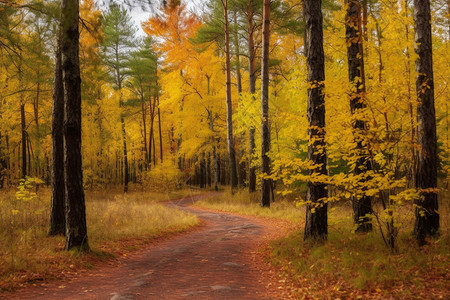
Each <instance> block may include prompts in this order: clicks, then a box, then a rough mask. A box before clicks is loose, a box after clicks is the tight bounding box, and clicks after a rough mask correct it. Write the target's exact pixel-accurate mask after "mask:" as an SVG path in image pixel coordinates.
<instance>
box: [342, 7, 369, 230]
mask: <svg viewBox="0 0 450 300" xmlns="http://www.w3.org/2000/svg"><path fill="white" fill-rule="evenodd" d="M345 5H346V18H345V19H346V20H345V38H346V41H347V59H348V79H349V81H350V84H351V85H352V91H351V94H350V109H351V112H352V114H353V115H358V114H360V113H361V111H362V110H363V109H364V108H365V107H366V103H365V99H364V97H365V93H366V87H365V85H366V82H365V74H364V54H363V33H362V27H361V26H362V20H361V12H362V9H361V3H359V1H354V0H347V1H346V2H345ZM354 118H355V120H353V129H354V133H353V134H354V139H355V142H356V148H357V149H356V150H357V153H356V163H355V167H354V170H353V172H354V174H355V175H356V176H358V175H360V176H362V178H361V179H360V181H361V182H362V184H364V182H365V181H367V179H368V178H367V177H366V176H365V173H366V171H368V170H371V169H372V166H371V162H370V158H369V154H368V151H367V149H365V148H366V147H364V146H363V145H367V143H366V142H365V141H364V136H365V135H366V133H365V131H366V130H367V122H366V121H364V120H362V119H361V117H360V116H355V117H354ZM362 189H364V187H362ZM352 203H353V214H354V215H353V218H354V221H355V224H356V226H357V228H356V231H357V232H358V231H362V232H367V231H370V230H372V223H370V219H369V217H368V215H369V214H371V213H372V197H371V196H367V195H365V194H364V195H361V196H360V197H354V199H352Z"/></svg>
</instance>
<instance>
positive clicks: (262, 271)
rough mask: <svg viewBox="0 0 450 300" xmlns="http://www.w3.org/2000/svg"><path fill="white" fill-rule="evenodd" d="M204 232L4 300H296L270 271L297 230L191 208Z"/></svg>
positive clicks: (183, 204)
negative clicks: (272, 246) (273, 253)
mask: <svg viewBox="0 0 450 300" xmlns="http://www.w3.org/2000/svg"><path fill="white" fill-rule="evenodd" d="M198 198H201V196H193V197H190V198H185V199H181V200H175V201H169V202H167V205H168V206H176V207H179V208H181V209H183V210H185V211H187V212H190V213H193V214H195V215H197V216H198V217H199V219H200V226H197V227H196V228H194V229H193V230H190V231H188V232H186V233H182V234H180V235H176V236H174V237H173V238H170V239H160V240H156V241H155V242H154V243H152V244H150V245H149V246H148V247H146V248H143V249H141V250H138V251H135V252H133V253H131V254H128V255H127V256H123V257H121V258H120V259H115V260H110V261H108V262H107V263H102V264H100V265H98V266H97V267H95V268H93V269H91V270H78V271H74V272H73V273H72V275H71V276H69V277H67V278H65V279H64V280H60V281H50V282H41V283H34V284H32V285H30V286H28V287H27V288H25V289H21V290H18V291H16V292H4V293H2V294H0V298H1V299H58V300H59V299H111V300H119V299H122V300H125V299H127V300H128V299H185V298H188V299H189V298H191V299H289V298H291V295H290V294H289V291H290V290H291V287H290V285H292V283H290V282H289V281H288V280H286V279H282V278H280V277H279V274H280V272H279V270H278V269H277V268H275V267H273V266H272V265H271V264H270V260H269V259H268V250H267V249H268V245H269V242H270V241H271V240H274V239H276V238H279V237H281V236H284V235H286V234H287V232H289V231H291V230H292V225H291V223H289V222H287V221H284V220H276V219H263V218H256V217H251V216H240V215H237V214H230V213H222V212H217V211H210V210H204V209H201V208H193V207H190V204H192V202H194V201H195V200H197V199H198Z"/></svg>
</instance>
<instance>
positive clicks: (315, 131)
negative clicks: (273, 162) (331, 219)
mask: <svg viewBox="0 0 450 300" xmlns="http://www.w3.org/2000/svg"><path fill="white" fill-rule="evenodd" d="M321 6H322V1H321V0H304V1H303V12H304V15H305V24H306V31H305V52H306V65H307V68H308V77H307V80H308V85H309V88H308V110H307V111H308V121H309V130H308V133H309V140H310V142H309V146H308V160H310V161H311V162H312V163H313V164H314V166H315V168H314V169H313V170H310V174H312V173H317V174H322V175H326V174H327V155H326V148H325V99H324V88H325V83H324V81H325V65H324V52H323V17H322V9H321ZM325 198H327V186H326V184H324V183H313V182H311V181H309V182H308V188H307V194H306V200H307V201H308V203H309V204H308V205H307V207H306V223H305V240H307V239H326V238H327V234H328V218H327V203H326V201H325Z"/></svg>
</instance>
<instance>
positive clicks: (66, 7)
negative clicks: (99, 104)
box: [61, 0, 89, 250]
mask: <svg viewBox="0 0 450 300" xmlns="http://www.w3.org/2000/svg"><path fill="white" fill-rule="evenodd" d="M61 11H62V17H61V35H62V37H61V39H62V43H61V52H62V70H63V85H64V180H65V188H66V198H65V207H66V209H65V211H66V247H65V248H66V250H70V249H72V248H77V249H79V250H89V244H88V236H87V227H86V206H85V200H84V189H83V171H82V166H81V162H82V161H81V78H80V64H79V57H78V52H79V36H80V33H79V31H78V20H79V1H78V0H62V4H61Z"/></svg>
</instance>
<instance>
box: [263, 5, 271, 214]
mask: <svg viewBox="0 0 450 300" xmlns="http://www.w3.org/2000/svg"><path fill="white" fill-rule="evenodd" d="M263 20H264V21H263V49H262V65H261V166H262V170H261V172H262V174H263V175H264V176H267V175H270V157H269V151H270V124H269V45H270V0H264V10H263ZM270 190H271V180H270V179H268V178H265V177H263V178H262V180H261V203H260V205H261V206H263V207H269V206H270V194H271V193H270Z"/></svg>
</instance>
